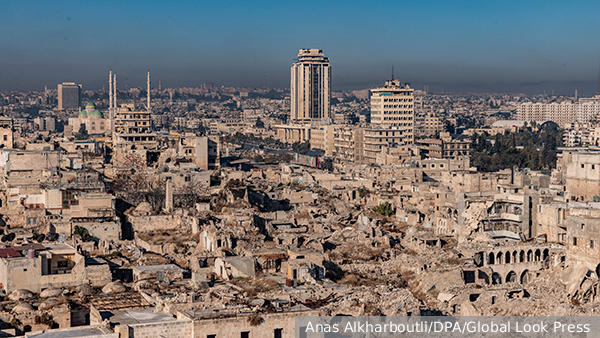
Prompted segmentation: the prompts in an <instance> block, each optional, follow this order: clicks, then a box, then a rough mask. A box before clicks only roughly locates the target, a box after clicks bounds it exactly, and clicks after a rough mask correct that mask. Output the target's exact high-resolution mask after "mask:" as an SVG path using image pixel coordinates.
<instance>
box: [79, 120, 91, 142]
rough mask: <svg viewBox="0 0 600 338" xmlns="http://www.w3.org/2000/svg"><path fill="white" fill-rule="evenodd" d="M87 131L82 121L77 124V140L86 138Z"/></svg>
mask: <svg viewBox="0 0 600 338" xmlns="http://www.w3.org/2000/svg"><path fill="white" fill-rule="evenodd" d="M88 136H89V135H88V131H87V128H86V127H85V123H82V124H80V125H79V131H78V132H77V139H78V140H86V139H87V138H88Z"/></svg>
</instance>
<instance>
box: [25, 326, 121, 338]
mask: <svg viewBox="0 0 600 338" xmlns="http://www.w3.org/2000/svg"><path fill="white" fill-rule="evenodd" d="M27 337H29V338H79V337H82V338H83V337H94V338H98V337H111V338H112V337H116V338H118V337H119V334H118V333H113V332H112V331H110V330H109V329H107V328H103V327H102V328H101V327H86V328H74V329H62V330H61V329H57V330H51V331H47V332H41V333H28V334H27Z"/></svg>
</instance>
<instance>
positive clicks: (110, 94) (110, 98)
mask: <svg viewBox="0 0 600 338" xmlns="http://www.w3.org/2000/svg"><path fill="white" fill-rule="evenodd" d="M113 108H114V107H113V74H112V70H111V71H110V73H108V115H109V116H110V117H112V114H113Z"/></svg>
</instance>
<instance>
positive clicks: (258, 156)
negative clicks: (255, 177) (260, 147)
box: [254, 154, 265, 163]
mask: <svg viewBox="0 0 600 338" xmlns="http://www.w3.org/2000/svg"><path fill="white" fill-rule="evenodd" d="M264 161H265V159H264V158H263V157H262V156H261V155H258V154H257V155H255V156H254V162H256V163H258V162H264Z"/></svg>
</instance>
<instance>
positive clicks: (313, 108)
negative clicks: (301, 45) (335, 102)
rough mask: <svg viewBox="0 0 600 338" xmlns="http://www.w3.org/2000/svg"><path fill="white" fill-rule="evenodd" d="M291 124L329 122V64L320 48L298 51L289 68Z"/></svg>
mask: <svg viewBox="0 0 600 338" xmlns="http://www.w3.org/2000/svg"><path fill="white" fill-rule="evenodd" d="M291 73H292V74H291V75H292V78H291V86H290V92H291V112H290V120H291V122H292V123H313V124H323V123H325V124H326V123H328V121H331V65H329V58H326V57H325V55H324V54H323V51H322V50H320V49H301V50H300V52H299V53H298V61H297V62H296V63H294V64H293V65H292V69H291Z"/></svg>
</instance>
